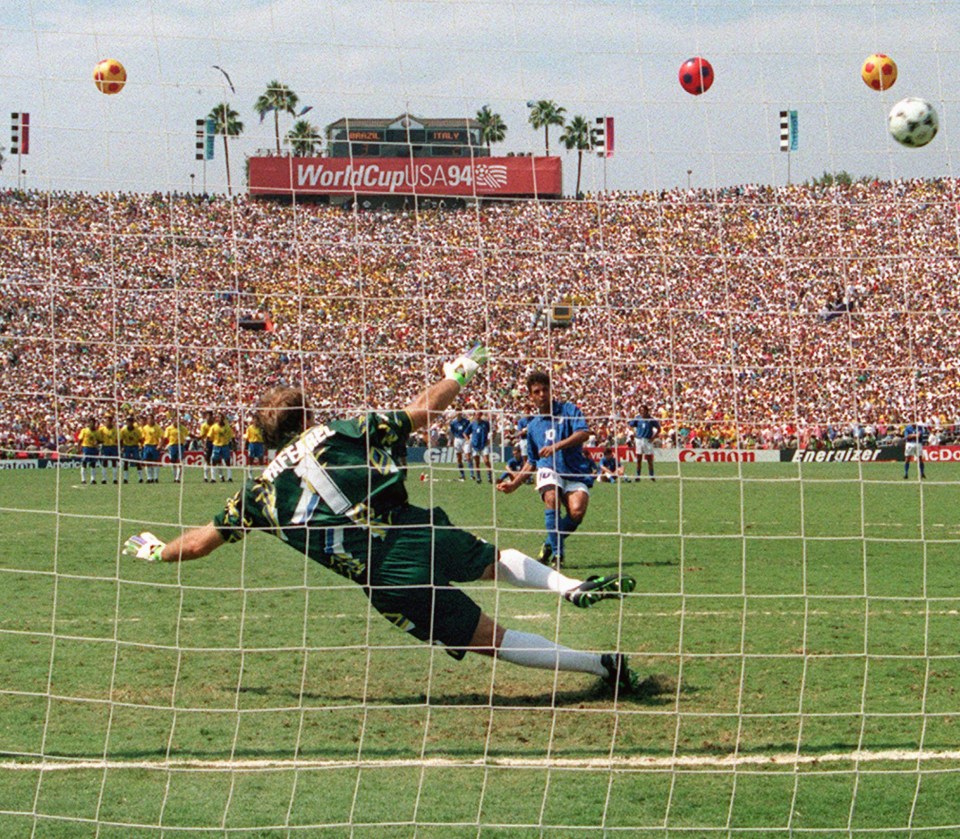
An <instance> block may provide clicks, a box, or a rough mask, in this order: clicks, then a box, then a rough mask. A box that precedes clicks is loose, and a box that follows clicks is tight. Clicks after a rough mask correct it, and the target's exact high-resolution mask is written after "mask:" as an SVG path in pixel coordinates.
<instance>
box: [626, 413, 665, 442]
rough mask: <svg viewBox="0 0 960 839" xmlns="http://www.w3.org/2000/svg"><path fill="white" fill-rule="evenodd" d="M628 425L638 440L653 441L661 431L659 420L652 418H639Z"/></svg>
mask: <svg viewBox="0 0 960 839" xmlns="http://www.w3.org/2000/svg"><path fill="white" fill-rule="evenodd" d="M627 425H629V426H630V427H631V428H632V429H633V433H634V435H635V436H636V438H637V439H638V440H652V439H653V438H654V437H655V436H656V435H657V432H659V431H660V422H659V420H655V419H652V418H646V419H645V418H644V417H637V418H636V419H632V420H630V421H629V422H628V423H627Z"/></svg>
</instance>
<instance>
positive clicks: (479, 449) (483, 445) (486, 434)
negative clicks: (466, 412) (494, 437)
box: [470, 411, 493, 484]
mask: <svg viewBox="0 0 960 839" xmlns="http://www.w3.org/2000/svg"><path fill="white" fill-rule="evenodd" d="M470 451H471V452H472V453H473V465H474V468H475V469H476V475H475V480H476V482H477V483H478V484H482V483H483V478H482V477H481V475H482V474H483V472H482V471H481V469H480V460H481V458H482V459H483V462H484V463H485V464H486V467H487V478H488V479H489V481H490V483H491V484H492V483H493V467H492V466H491V465H490V421H489V420H487V419H484V416H483V412H482V411H477V412H476V414H474V415H473V422H471V423H470Z"/></svg>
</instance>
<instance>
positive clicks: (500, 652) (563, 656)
mask: <svg viewBox="0 0 960 839" xmlns="http://www.w3.org/2000/svg"><path fill="white" fill-rule="evenodd" d="M497 657H498V658H502V659H503V660H504V661H509V662H510V663H511V664H519V665H520V666H521V667H536V668H537V669H539V670H574V671H576V672H578V673H593V674H594V675H595V676H600V677H601V678H606V676H607V675H608V674H607V668H606V667H604V666H603V665H602V664H601V663H600V654H599V653H585V652H581V651H580V650H571V649H570V648H569V647H563V646H561V645H560V644H554V643H553V641H548V640H547V639H546V638H544V637H543V636H542V635H534V634H532V633H530V632H517V631H516V630H513V629H507V630H505V631H504V633H503V643H502V644H501V645H500V647H499V649H497Z"/></svg>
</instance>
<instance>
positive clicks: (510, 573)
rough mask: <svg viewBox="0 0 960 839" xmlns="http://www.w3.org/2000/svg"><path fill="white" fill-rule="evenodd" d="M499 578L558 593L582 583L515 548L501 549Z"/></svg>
mask: <svg viewBox="0 0 960 839" xmlns="http://www.w3.org/2000/svg"><path fill="white" fill-rule="evenodd" d="M497 579H498V580H503V581H504V582H505V583H509V584H510V585H512V586H517V587H518V588H538V589H543V590H544V591H555V592H557V593H558V594H563V593H564V592H565V591H570V589H573V588H576V587H577V586H578V585H580V583H581V581H580V580H575V579H573V578H572V577H567V576H566V575H564V574H561V573H560V572H559V571H555V570H554V569H553V568H551V567H550V566H549V565H544V564H543V563H542V562H537V561H536V560H535V559H534V558H533V557H529V556H527V555H526V554H524V553H521V552H520V551H517V550H514V549H513V548H507V549H506V550H503V551H500V563H499V565H497Z"/></svg>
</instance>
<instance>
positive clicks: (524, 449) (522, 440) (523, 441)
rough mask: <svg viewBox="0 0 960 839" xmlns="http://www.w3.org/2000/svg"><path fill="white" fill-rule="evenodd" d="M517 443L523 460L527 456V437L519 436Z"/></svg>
mask: <svg viewBox="0 0 960 839" xmlns="http://www.w3.org/2000/svg"><path fill="white" fill-rule="evenodd" d="M517 445H518V446H519V447H520V454H521V455H523V458H524V460H526V457H527V438H526V437H521V438H520V442H518V443H517Z"/></svg>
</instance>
